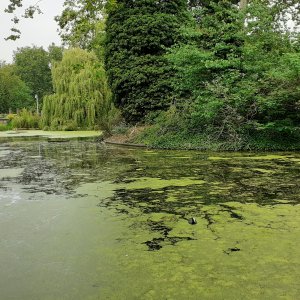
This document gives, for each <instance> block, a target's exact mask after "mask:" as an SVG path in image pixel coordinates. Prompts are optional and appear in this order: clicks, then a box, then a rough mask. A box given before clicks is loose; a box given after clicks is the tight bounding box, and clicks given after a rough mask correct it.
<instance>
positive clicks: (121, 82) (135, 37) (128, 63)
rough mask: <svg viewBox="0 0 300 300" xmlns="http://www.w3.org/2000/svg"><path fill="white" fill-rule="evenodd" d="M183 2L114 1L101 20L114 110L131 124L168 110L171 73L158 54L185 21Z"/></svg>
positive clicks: (165, 61)
mask: <svg viewBox="0 0 300 300" xmlns="http://www.w3.org/2000/svg"><path fill="white" fill-rule="evenodd" d="M186 9H187V2H186V1H185V0H173V1H170V0H169V1H155V0H138V1H124V0H119V1H117V2H116V3H115V4H113V5H112V4H111V5H110V7H109V11H108V19H107V28H106V29H107V36H106V53H105V61H106V67H107V72H108V77H109V82H110V85H111V88H112V92H113V95H114V102H115V104H116V106H118V107H120V108H121V110H122V114H123V116H124V118H125V119H126V121H128V122H131V123H134V122H137V121H140V120H142V119H143V117H144V116H145V115H147V114H148V113H149V112H152V111H157V110H163V109H166V108H167V107H169V105H170V103H171V102H172V100H173V97H174V94H173V90H172V87H171V83H170V82H171V79H172V76H173V69H172V67H171V65H170V64H169V63H168V62H167V60H166V58H165V57H164V54H165V53H166V51H167V49H168V48H170V47H171V46H173V45H174V44H175V43H176V42H177V40H178V37H179V36H180V35H179V30H180V26H181V25H182V24H183V23H184V22H185V20H186V18H187V17H186Z"/></svg>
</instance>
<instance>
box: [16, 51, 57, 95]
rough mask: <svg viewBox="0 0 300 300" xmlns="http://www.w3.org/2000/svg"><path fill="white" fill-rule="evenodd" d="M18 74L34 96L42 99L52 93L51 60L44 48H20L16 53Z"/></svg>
mask: <svg viewBox="0 0 300 300" xmlns="http://www.w3.org/2000/svg"><path fill="white" fill-rule="evenodd" d="M14 63H15V65H16V72H17V74H18V75H19V76H20V78H21V79H22V80H23V81H24V82H25V83H26V85H27V86H28V87H29V88H30V89H31V91H32V95H33V96H34V95H35V94H37V95H38V97H39V98H40V99H41V98H42V97H43V96H44V95H47V94H49V93H51V92H52V80H51V70H50V64H49V63H50V59H49V55H48V52H47V51H45V50H44V49H43V48H42V47H36V46H33V47H24V48H18V49H17V51H16V52H15V53H14Z"/></svg>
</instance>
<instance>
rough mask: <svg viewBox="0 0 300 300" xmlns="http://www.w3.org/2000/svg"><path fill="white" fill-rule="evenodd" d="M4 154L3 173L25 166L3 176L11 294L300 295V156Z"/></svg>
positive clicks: (4, 245) (79, 150)
mask: <svg viewBox="0 0 300 300" xmlns="http://www.w3.org/2000/svg"><path fill="white" fill-rule="evenodd" d="M4 147H5V149H6V150H7V149H9V155H6V156H3V157H0V163H1V166H2V167H1V168H3V169H5V170H9V169H10V168H11V169H12V170H17V169H23V171H22V172H19V173H18V174H16V175H17V176H12V177H7V178H6V179H5V180H3V181H0V206H1V210H0V214H1V218H0V235H1V239H0V241H1V242H0V243H1V247H0V260H1V261H0V263H1V266H2V268H1V270H0V279H1V280H0V289H1V295H2V297H3V298H5V299H6V298H7V299H9V298H12V299H25V300H27V299H297V297H298V295H299V294H300V288H299V285H298V278H299V276H300V268H299V265H300V255H299V251H298V249H299V246H300V244H299V241H300V228H299V224H300V219H299V218H300V206H299V204H300V186H299V182H300V181H299V179H300V178H299V177H300V172H299V170H300V169H299V164H298V161H297V160H298V159H299V154H298V153H289V154H286V155H284V154H281V153H278V154H272V157H273V158H272V159H265V158H262V159H261V158H259V157H265V156H266V155H265V154H258V155H257V156H256V155H255V154H253V153H251V154H248V153H240V154H236V153H232V154H231V153H226V154H220V157H223V158H224V159H210V157H216V156H217V155H215V154H207V153H201V152H188V153H186V152H172V151H169V152H162V151H152V153H151V154H150V153H149V150H140V149H138V150H137V149H134V150H133V149H122V148H117V147H106V146H103V145H99V144H96V143H91V142H70V143H67V144H52V143H51V144H49V143H46V142H42V143H37V142H26V143H25V142H14V143H10V144H9V145H8V144H5V145H3V149H4ZM0 151H1V145H0ZM249 156H251V157H255V156H256V157H258V159H252V158H251V159H248V158H249ZM274 156H276V158H274ZM182 157H185V159H181V158H182ZM13 196H14V197H19V198H18V199H19V200H18V201H17V202H14V203H11V202H10V199H11V198H12V197H13ZM8 203H11V205H9V206H7V205H6V204H8ZM192 217H194V218H196V220H197V224H196V225H191V224H190V223H189V222H188V221H189V219H190V218H192ZM16 282H17V284H16Z"/></svg>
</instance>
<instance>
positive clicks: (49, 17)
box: [0, 0, 64, 62]
mask: <svg viewBox="0 0 300 300" xmlns="http://www.w3.org/2000/svg"><path fill="white" fill-rule="evenodd" d="M23 2H24V6H23V8H20V9H19V11H20V15H21V14H23V12H24V8H25V7H27V6H29V5H32V4H35V3H36V2H37V0H23ZM63 2H64V0H42V1H41V2H40V8H41V9H42V11H43V14H40V15H36V16H35V17H34V19H21V20H20V23H19V24H18V28H19V29H20V30H21V32H22V33H21V38H20V39H19V40H16V41H5V40H4V38H5V37H7V36H9V35H10V28H11V27H13V23H12V22H11V21H10V19H11V18H12V17H13V15H12V14H7V13H4V9H5V8H6V7H7V5H8V3H9V1H8V0H0V60H5V61H6V62H12V57H13V51H15V50H16V49H17V48H18V47H24V46H32V45H36V46H43V47H44V49H47V47H48V46H49V45H50V44H51V43H52V42H54V43H55V44H56V45H60V44H61V42H60V38H59V36H58V32H57V28H58V26H57V24H56V22H55V21H54V16H56V15H59V14H60V13H61V12H62V6H63Z"/></svg>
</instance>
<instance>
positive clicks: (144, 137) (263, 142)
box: [105, 126, 300, 152]
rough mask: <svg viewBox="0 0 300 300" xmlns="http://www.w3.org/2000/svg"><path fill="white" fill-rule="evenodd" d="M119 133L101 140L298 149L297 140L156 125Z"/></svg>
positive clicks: (156, 146)
mask: <svg viewBox="0 0 300 300" xmlns="http://www.w3.org/2000/svg"><path fill="white" fill-rule="evenodd" d="M121 131H122V133H114V134H113V135H112V136H110V137H109V138H107V139H106V140H105V142H108V143H113V144H118V145H131V146H135V145H138V146H141V145H143V146H144V147H147V148H151V149H164V150H198V151H216V152H222V151H225V152H227V151H230V152H237V151H255V152H259V151H264V152H265V151H299V150H300V141H299V140H297V139H294V140H290V139H279V138H274V137H273V139H271V138H270V137H269V138H267V137H260V136H248V135H241V136H239V137H238V138H236V139H235V140H220V139H218V138H214V137H212V136H207V135H204V134H200V133H194V134H191V133H188V132H182V131H176V130H174V131H170V130H169V131H166V130H164V129H163V128H159V127H157V126H134V127H130V128H127V129H126V128H122V130H121Z"/></svg>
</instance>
